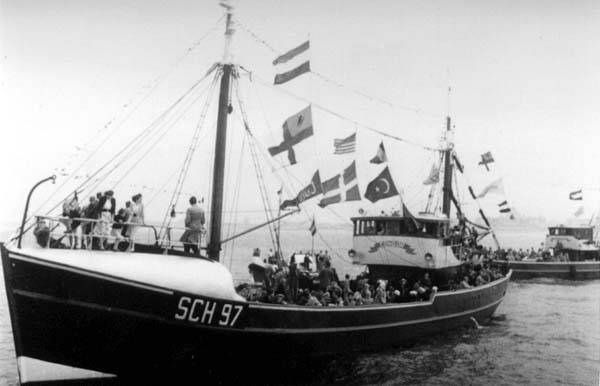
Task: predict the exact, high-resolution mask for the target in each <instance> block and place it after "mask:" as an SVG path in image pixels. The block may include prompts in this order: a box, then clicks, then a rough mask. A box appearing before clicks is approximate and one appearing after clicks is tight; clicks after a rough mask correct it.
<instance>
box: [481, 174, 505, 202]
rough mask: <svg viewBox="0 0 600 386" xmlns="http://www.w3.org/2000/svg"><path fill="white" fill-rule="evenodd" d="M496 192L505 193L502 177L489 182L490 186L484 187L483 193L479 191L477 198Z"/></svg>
mask: <svg viewBox="0 0 600 386" xmlns="http://www.w3.org/2000/svg"><path fill="white" fill-rule="evenodd" d="M494 193H496V194H504V185H503V184H502V178H499V179H497V180H496V181H494V182H492V183H491V184H489V185H488V186H486V187H485V188H483V190H482V191H481V193H479V194H478V195H477V198H482V197H484V196H485V195H487V194H494Z"/></svg>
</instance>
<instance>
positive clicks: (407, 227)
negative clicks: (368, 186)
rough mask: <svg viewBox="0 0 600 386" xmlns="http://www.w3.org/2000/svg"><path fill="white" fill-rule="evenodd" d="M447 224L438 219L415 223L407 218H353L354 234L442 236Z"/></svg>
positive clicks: (444, 233) (445, 231)
mask: <svg viewBox="0 0 600 386" xmlns="http://www.w3.org/2000/svg"><path fill="white" fill-rule="evenodd" d="M447 227H448V225H447V224H446V223H444V222H440V221H421V220H418V221H417V223H415V221H414V220H412V219H409V218H401V219H398V218H395V219H389V220H387V219H365V220H362V219H360V220H354V235H355V236H412V237H425V238H443V237H445V235H446V234H447Z"/></svg>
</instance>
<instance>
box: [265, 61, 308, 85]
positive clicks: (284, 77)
mask: <svg viewBox="0 0 600 386" xmlns="http://www.w3.org/2000/svg"><path fill="white" fill-rule="evenodd" d="M307 72H310V61H308V60H307V61H306V62H304V63H302V64H301V65H299V66H298V67H296V68H294V69H293V70H289V71H286V72H282V73H281V74H277V75H275V81H274V84H283V83H285V82H289V81H290V80H292V79H294V78H297V77H299V76H300V75H302V74H304V73H307Z"/></svg>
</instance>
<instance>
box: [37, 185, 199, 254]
mask: <svg viewBox="0 0 600 386" xmlns="http://www.w3.org/2000/svg"><path fill="white" fill-rule="evenodd" d="M116 202H117V201H116V199H115V195H114V192H113V191H112V190H108V191H106V192H104V193H102V192H98V193H97V194H96V195H95V196H90V197H89V201H88V203H87V205H85V206H81V205H80V203H79V199H78V196H77V193H75V194H73V196H70V197H68V198H67V199H66V200H65V201H64V202H63V206H62V217H61V218H60V223H61V224H63V225H64V227H65V228H66V230H65V233H64V235H63V236H62V237H60V238H59V239H54V238H52V237H51V236H50V234H51V232H52V231H53V229H50V226H49V225H48V223H47V221H46V218H44V217H39V218H38V222H37V224H36V228H35V229H34V232H33V233H34V235H35V237H36V239H37V242H38V244H39V245H40V246H43V247H46V246H49V247H50V248H70V249H79V248H81V249H88V250H89V249H95V250H105V249H112V250H114V251H119V250H120V251H128V252H131V251H133V249H134V245H135V242H134V240H135V234H136V231H137V230H138V228H140V227H141V226H143V225H145V219H144V204H143V203H142V195H141V194H140V193H138V194H135V195H133V196H132V197H131V201H126V202H125V206H124V207H122V208H120V209H118V210H117V204H116ZM189 203H190V207H189V208H188V209H187V211H186V217H185V231H184V232H183V234H182V235H181V238H180V239H179V241H181V242H182V243H183V247H184V252H185V253H189V254H193V255H195V256H199V255H200V248H199V245H200V238H201V234H202V233H203V232H204V224H205V216H204V210H203V209H202V208H201V207H200V206H199V205H198V200H197V199H196V197H194V196H192V197H191V198H190V200H189ZM172 216H174V211H173V213H172ZM53 228H54V227H53ZM64 238H67V239H68V244H67V245H65V244H63V242H62V240H63V239H64Z"/></svg>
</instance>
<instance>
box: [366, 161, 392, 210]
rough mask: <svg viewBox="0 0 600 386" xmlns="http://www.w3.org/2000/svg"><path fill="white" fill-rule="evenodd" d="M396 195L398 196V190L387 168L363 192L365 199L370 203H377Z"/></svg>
mask: <svg viewBox="0 0 600 386" xmlns="http://www.w3.org/2000/svg"><path fill="white" fill-rule="evenodd" d="M396 195H398V190H397V189H396V186H395V185H394V181H393V180H392V175H391V174H390V170H389V168H388V167H387V166H386V168H385V169H383V171H382V172H381V173H379V175H378V176H377V177H375V179H374V180H373V181H371V182H369V185H367V190H366V191H365V198H366V199H367V200H369V201H371V202H377V201H379V200H381V199H384V198H388V197H392V196H396Z"/></svg>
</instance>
